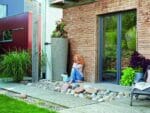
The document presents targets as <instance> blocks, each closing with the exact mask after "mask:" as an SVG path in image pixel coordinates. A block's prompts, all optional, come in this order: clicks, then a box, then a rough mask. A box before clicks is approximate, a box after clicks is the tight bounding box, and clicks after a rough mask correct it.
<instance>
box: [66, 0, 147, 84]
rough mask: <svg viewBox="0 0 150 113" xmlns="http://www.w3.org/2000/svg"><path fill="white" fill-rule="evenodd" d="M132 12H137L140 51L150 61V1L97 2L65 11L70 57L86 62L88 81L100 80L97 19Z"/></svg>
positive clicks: (86, 78)
mask: <svg viewBox="0 0 150 113" xmlns="http://www.w3.org/2000/svg"><path fill="white" fill-rule="evenodd" d="M130 9H137V32H138V33H137V36H138V37H137V42H138V43H137V50H138V51H139V52H140V53H142V54H143V55H145V56H146V57H149V58H150V51H149V49H150V0H97V2H94V3H91V4H87V5H82V6H76V7H72V8H67V9H64V21H66V23H67V26H66V30H67V31H68V38H69V41H70V54H71V55H70V57H72V55H73V54H75V53H79V54H81V55H83V57H84V58H85V62H86V64H85V80H87V81H90V82H95V81H97V80H98V21H97V20H98V16H99V15H100V14H107V13H112V12H118V11H124V10H130Z"/></svg>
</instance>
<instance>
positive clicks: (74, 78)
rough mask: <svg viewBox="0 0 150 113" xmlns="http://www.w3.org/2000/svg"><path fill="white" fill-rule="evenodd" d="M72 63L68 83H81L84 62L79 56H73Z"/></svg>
mask: <svg viewBox="0 0 150 113" xmlns="http://www.w3.org/2000/svg"><path fill="white" fill-rule="evenodd" d="M73 60H74V63H73V66H72V69H71V76H70V83H72V82H82V81H83V80H84V76H83V66H84V60H83V57H82V56H81V55H78V54H76V55H74V58H73Z"/></svg>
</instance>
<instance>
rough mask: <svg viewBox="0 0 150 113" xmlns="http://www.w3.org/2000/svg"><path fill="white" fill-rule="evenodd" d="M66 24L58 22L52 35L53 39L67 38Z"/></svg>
mask: <svg viewBox="0 0 150 113" xmlns="http://www.w3.org/2000/svg"><path fill="white" fill-rule="evenodd" d="M65 26H66V24H65V23H64V22H63V20H61V21H58V22H56V29H55V30H54V31H53V33H52V38H66V37H67V32H66V31H65V29H64V28H65Z"/></svg>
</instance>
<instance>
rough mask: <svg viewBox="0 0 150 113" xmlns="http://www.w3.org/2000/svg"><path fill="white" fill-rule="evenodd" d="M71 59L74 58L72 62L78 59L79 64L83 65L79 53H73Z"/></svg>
mask: <svg viewBox="0 0 150 113" xmlns="http://www.w3.org/2000/svg"><path fill="white" fill-rule="evenodd" d="M73 60H74V62H76V60H78V61H79V63H80V64H82V65H84V59H83V57H82V56H81V55H79V54H75V55H74V57H73Z"/></svg>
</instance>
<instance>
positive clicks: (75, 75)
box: [70, 68, 84, 82]
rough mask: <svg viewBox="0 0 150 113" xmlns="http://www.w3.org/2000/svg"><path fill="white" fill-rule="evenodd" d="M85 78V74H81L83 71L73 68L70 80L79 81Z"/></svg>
mask: <svg viewBox="0 0 150 113" xmlns="http://www.w3.org/2000/svg"><path fill="white" fill-rule="evenodd" d="M83 80H84V77H83V75H81V73H80V72H79V71H78V70H77V69H76V68H72V70H71V76H70V81H72V82H77V81H83Z"/></svg>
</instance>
